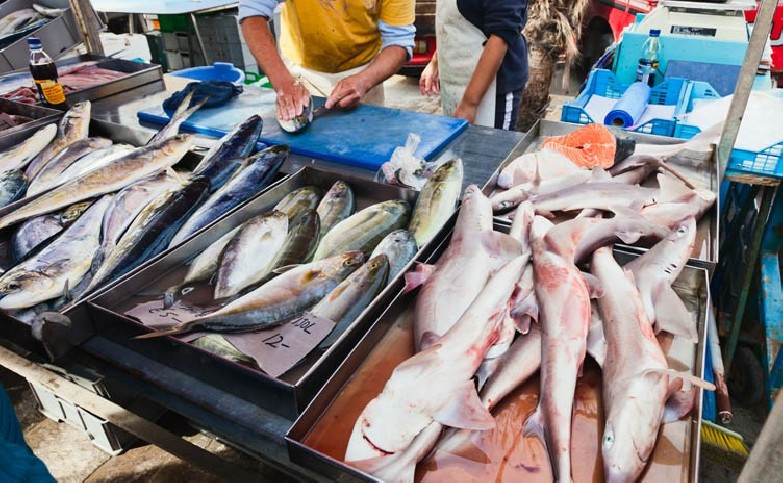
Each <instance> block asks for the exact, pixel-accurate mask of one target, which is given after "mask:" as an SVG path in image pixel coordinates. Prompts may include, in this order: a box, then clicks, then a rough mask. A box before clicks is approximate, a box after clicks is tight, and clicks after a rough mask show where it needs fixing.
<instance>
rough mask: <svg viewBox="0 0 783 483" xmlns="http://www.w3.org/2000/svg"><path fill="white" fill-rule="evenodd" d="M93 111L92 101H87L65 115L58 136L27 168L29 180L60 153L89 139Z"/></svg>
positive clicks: (72, 108)
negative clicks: (76, 143) (80, 141)
mask: <svg viewBox="0 0 783 483" xmlns="http://www.w3.org/2000/svg"><path fill="white" fill-rule="evenodd" d="M91 110H92V105H91V104H90V101H85V102H80V103H78V104H76V105H74V106H73V107H71V108H70V109H69V110H68V112H66V113H65V114H64V115H63V118H62V119H61V120H60V124H59V125H58V128H57V136H56V137H55V138H54V140H53V141H52V142H51V143H49V145H47V146H46V148H44V149H43V150H42V151H41V152H40V153H39V154H38V155H37V156H36V157H35V158H33V159H32V160H31V161H30V164H29V165H28V166H27V171H26V172H25V174H26V175H27V177H28V178H30V179H33V178H35V177H36V176H37V175H38V173H39V172H40V171H41V169H42V168H43V167H44V166H46V164H47V163H48V162H49V161H51V160H52V158H54V157H55V156H57V155H58V154H60V151H62V150H63V149H65V148H67V147H68V146H69V145H71V144H72V143H74V142H76V141H78V140H80V139H84V138H86V137H87V131H88V129H89V127H90V112H91Z"/></svg>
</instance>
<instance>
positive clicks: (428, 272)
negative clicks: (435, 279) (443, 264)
mask: <svg viewBox="0 0 783 483" xmlns="http://www.w3.org/2000/svg"><path fill="white" fill-rule="evenodd" d="M436 268H437V266H435V265H429V264H426V263H419V262H416V266H415V268H414V269H413V270H409V271H407V272H405V293H408V292H410V291H412V290H414V289H415V288H416V287H419V286H421V285H424V284H425V283H427V280H429V279H430V277H431V276H432V274H433V273H434V272H435V269H436Z"/></svg>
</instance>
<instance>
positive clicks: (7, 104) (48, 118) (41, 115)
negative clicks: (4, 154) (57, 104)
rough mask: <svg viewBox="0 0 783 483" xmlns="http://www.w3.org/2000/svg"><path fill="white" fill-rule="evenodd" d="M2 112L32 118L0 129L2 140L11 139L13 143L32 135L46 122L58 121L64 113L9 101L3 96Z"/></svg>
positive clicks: (0, 100) (0, 104)
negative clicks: (3, 129) (9, 127)
mask: <svg viewBox="0 0 783 483" xmlns="http://www.w3.org/2000/svg"><path fill="white" fill-rule="evenodd" d="M0 113H4V114H13V115H17V116H25V117H29V118H30V119H32V121H29V122H26V123H24V124H19V125H18V126H14V127H12V128H11V129H6V130H5V131H0V142H5V140H6V139H9V141H8V142H10V143H11V145H14V144H17V143H20V142H22V141H24V140H25V139H27V138H28V137H30V136H31V135H32V132H33V131H36V130H38V129H39V128H40V127H42V126H45V125H46V124H49V123H52V122H58V121H59V120H60V118H61V117H62V115H63V113H62V112H61V111H57V110H55V109H49V108H47V107H40V106H28V105H27V104H19V103H18V102H13V101H9V100H8V99H4V98H2V97H0Z"/></svg>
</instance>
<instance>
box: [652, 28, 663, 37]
mask: <svg viewBox="0 0 783 483" xmlns="http://www.w3.org/2000/svg"><path fill="white" fill-rule="evenodd" d="M660 36H661V31H660V30H659V29H652V30H650V37H660Z"/></svg>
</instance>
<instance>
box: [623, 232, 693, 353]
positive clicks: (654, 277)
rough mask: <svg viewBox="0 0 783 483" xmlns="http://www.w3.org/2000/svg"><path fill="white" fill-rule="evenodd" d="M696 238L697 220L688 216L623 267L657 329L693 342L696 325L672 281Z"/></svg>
mask: <svg viewBox="0 0 783 483" xmlns="http://www.w3.org/2000/svg"><path fill="white" fill-rule="evenodd" d="M695 240H696V221H695V220H694V219H693V218H688V219H687V220H685V222H683V223H682V224H681V225H680V226H678V227H677V228H676V229H675V230H674V231H672V232H671V234H670V235H669V236H668V237H666V238H665V239H664V240H662V241H660V242H658V243H657V244H655V245H654V246H653V247H652V248H650V249H649V250H647V252H645V253H644V254H643V255H642V256H640V257H639V258H637V259H635V260H633V261H631V262H629V263H628V264H626V265H625V267H624V268H625V269H626V270H630V271H631V272H633V275H634V278H635V279H636V286H637V287H638V288H639V292H640V293H641V296H642V301H643V302H644V309H645V311H646V313H647V318H648V319H649V320H650V321H651V322H654V324H655V333H656V334H657V333H659V332H660V331H664V332H668V333H670V334H674V335H679V336H682V337H685V338H687V339H690V340H692V341H694V342H695V341H696V339H697V333H696V327H695V326H694V325H693V323H692V319H691V317H690V315H689V313H688V309H687V308H686V307H685V304H684V303H683V302H682V300H681V299H680V297H679V296H678V295H677V294H676V293H675V292H674V290H673V289H672V287H671V285H672V283H674V281H675V280H676V279H677V277H678V276H679V275H680V273H681V272H682V269H683V268H684V267H685V264H686V263H687V262H688V257H690V254H691V252H692V251H693V244H694V243H695Z"/></svg>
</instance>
